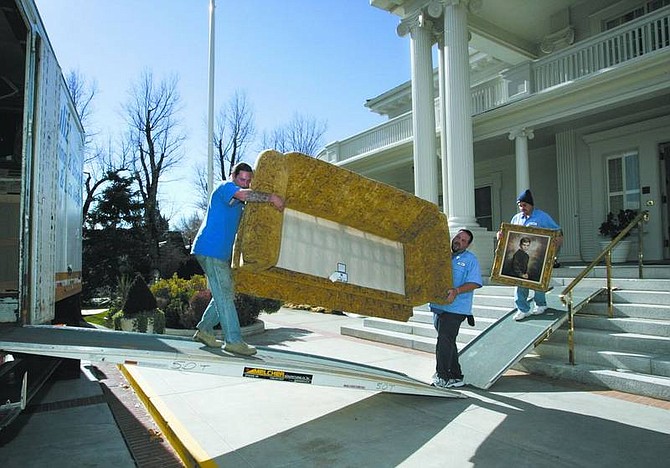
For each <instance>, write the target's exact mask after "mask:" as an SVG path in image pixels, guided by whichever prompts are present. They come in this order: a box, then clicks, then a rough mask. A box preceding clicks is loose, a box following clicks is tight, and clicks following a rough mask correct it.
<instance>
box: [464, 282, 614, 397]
mask: <svg viewBox="0 0 670 468" xmlns="http://www.w3.org/2000/svg"><path fill="white" fill-rule="evenodd" d="M600 291H601V288H599V287H593V288H584V289H575V290H574V291H573V300H574V304H581V303H584V302H588V301H590V300H591V299H592V298H593V297H595V296H596V295H597V294H598V293H599V292H600ZM547 306H548V309H547V310H546V312H545V313H544V314H541V315H532V316H530V317H529V318H526V319H524V320H521V321H519V322H517V321H515V320H514V314H515V313H516V309H514V310H512V311H510V312H509V313H508V314H507V315H505V316H504V317H502V318H501V319H500V320H498V321H497V322H496V323H494V324H493V325H491V326H490V327H489V328H487V329H486V330H485V331H484V332H482V333H481V334H480V335H479V336H477V337H476V338H475V339H473V340H472V341H470V342H469V343H468V344H467V345H466V346H465V347H464V348H463V349H461V351H460V352H459V353H458V360H459V363H460V365H461V369H462V371H463V375H464V381H465V383H467V384H469V385H472V386H474V387H478V388H482V389H487V388H489V387H490V386H491V385H493V384H494V383H495V381H496V380H498V379H499V378H500V376H502V375H503V374H504V373H505V371H506V370H507V369H509V368H510V367H512V366H513V365H514V364H516V363H517V362H518V361H519V360H521V358H523V357H524V356H525V355H526V354H527V353H528V352H529V351H531V350H532V349H533V348H535V347H536V346H537V345H539V344H540V343H542V341H544V340H545V339H546V338H548V337H549V335H551V334H552V333H553V332H554V331H556V330H557V329H558V328H559V327H560V326H561V325H563V323H565V322H566V321H567V319H568V313H567V306H565V305H564V304H563V303H562V302H561V300H560V299H559V297H558V296H556V295H551V294H547Z"/></svg>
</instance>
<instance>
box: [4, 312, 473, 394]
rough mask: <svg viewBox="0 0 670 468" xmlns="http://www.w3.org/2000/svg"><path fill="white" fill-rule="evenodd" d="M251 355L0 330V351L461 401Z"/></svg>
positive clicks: (395, 379) (263, 352)
mask: <svg viewBox="0 0 670 468" xmlns="http://www.w3.org/2000/svg"><path fill="white" fill-rule="evenodd" d="M257 349H258V353H257V354H256V355H255V356H237V355H234V354H230V353H227V352H225V351H223V350H220V349H219V350H217V349H212V348H207V347H205V346H203V345H202V344H200V343H196V342H194V341H193V340H191V339H190V338H184V337H175V336H166V335H151V334H144V333H130V332H116V331H115V332H112V331H107V330H100V329H89V328H77V327H59V326H46V325H45V326H24V327H10V328H4V329H0V350H3V351H7V352H14V353H26V354H41V355H47V356H56V357H62V358H72V359H84V360H89V361H98V362H102V361H104V362H111V363H116V364H126V365H137V366H142V367H152V368H157V369H169V370H174V371H176V372H200V373H205V374H214V375H223V376H228V377H247V378H260V379H269V380H277V381H284V382H294V383H303V384H312V385H320V386H328V387H339V388H350V389H359V390H369V391H377V392H390V393H404V394H411V395H426V396H439V397H451V398H465V396H464V395H462V394H461V393H459V392H457V391H453V390H447V389H442V388H436V387H432V386H430V385H428V384H427V383H425V382H421V381H419V380H416V379H413V378H411V377H409V376H407V375H406V374H403V373H401V372H395V371H391V370H387V369H382V368H379V367H374V366H368V365H364V364H358V363H353V362H348V361H343V360H338V359H330V358H326V357H321V356H315V355H310V354H304V353H297V352H292V351H284V350H277V349H274V348H269V347H265V346H258V347H257Z"/></svg>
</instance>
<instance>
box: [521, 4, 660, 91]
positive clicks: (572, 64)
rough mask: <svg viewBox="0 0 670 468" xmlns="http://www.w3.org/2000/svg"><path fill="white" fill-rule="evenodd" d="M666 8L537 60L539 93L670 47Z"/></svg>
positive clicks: (536, 79)
mask: <svg viewBox="0 0 670 468" xmlns="http://www.w3.org/2000/svg"><path fill="white" fill-rule="evenodd" d="M668 10H669V9H668V8H664V9H662V10H659V11H657V12H654V13H651V14H648V15H645V16H642V17H640V18H638V19H636V20H633V21H630V22H628V23H625V24H624V25H621V26H619V27H617V28H614V29H611V30H610V31H606V32H604V33H602V34H598V35H597V36H594V37H592V38H590V39H587V40H585V41H582V42H579V43H578V44H577V45H576V46H574V47H570V48H569V49H565V50H562V51H560V52H558V53H555V54H551V55H550V56H547V57H544V58H542V59H540V60H537V61H536V62H534V63H533V66H532V69H533V77H534V84H535V86H534V89H535V92H540V91H542V90H544V89H547V88H551V87H553V86H556V85H559V84H563V83H567V82H569V81H573V80H576V79H579V78H582V77H585V76H588V75H592V74H594V73H597V72H599V71H601V70H604V69H607V68H611V67H614V66H617V65H619V64H621V63H624V62H627V61H629V60H632V59H634V58H636V57H640V56H642V55H645V54H649V53H651V52H654V51H656V50H659V49H662V48H665V47H668V46H670V27H669V22H670V12H669V11H668Z"/></svg>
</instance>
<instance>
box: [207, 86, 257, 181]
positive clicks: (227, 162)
mask: <svg viewBox="0 0 670 468" xmlns="http://www.w3.org/2000/svg"><path fill="white" fill-rule="evenodd" d="M215 132H216V133H215V135H214V142H213V144H214V147H215V148H216V157H217V166H218V169H219V174H220V177H221V180H226V179H227V178H228V176H229V175H230V171H231V169H232V168H233V166H234V165H235V164H237V163H238V162H240V161H242V160H243V159H244V153H245V151H246V149H247V147H248V146H249V143H251V140H252V139H253V138H254V134H255V132H256V128H255V124H254V113H253V110H252V108H251V105H250V104H249V101H248V99H247V96H246V94H245V93H244V92H239V91H236V92H235V94H234V95H233V96H232V97H231V98H230V100H229V101H228V103H227V104H226V106H225V107H223V108H222V109H221V110H220V111H219V115H218V117H217V119H216V130H215Z"/></svg>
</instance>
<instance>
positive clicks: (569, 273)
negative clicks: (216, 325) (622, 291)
mask: <svg viewBox="0 0 670 468" xmlns="http://www.w3.org/2000/svg"><path fill="white" fill-rule="evenodd" d="M585 267H586V265H575V266H562V267H561V268H555V269H554V270H553V276H554V277H555V278H559V277H560V278H575V277H576V276H577V275H579V274H580V273H581V272H582V271H584V268H585ZM642 274H643V277H644V278H645V279H670V268H668V265H644V266H643V269H642ZM612 276H613V277H614V278H618V279H639V268H638V264H637V263H631V264H626V265H621V264H617V265H615V266H614V267H613V268H612ZM587 277H588V278H607V270H606V268H605V265H604V263H603V265H599V266H596V267H595V268H594V269H593V270H592V271H591V272H589V274H588V276H587Z"/></svg>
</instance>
